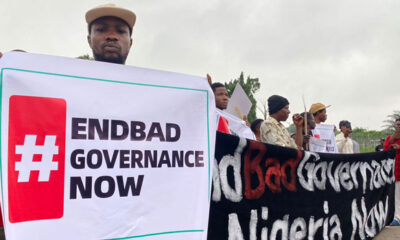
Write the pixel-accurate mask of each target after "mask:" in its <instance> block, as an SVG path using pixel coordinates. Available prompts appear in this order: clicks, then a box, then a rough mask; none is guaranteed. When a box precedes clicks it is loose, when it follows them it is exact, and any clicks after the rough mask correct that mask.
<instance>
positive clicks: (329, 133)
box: [312, 124, 338, 153]
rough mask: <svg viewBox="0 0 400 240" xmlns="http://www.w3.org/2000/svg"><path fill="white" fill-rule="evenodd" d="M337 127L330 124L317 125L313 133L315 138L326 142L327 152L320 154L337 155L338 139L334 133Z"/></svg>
mask: <svg viewBox="0 0 400 240" xmlns="http://www.w3.org/2000/svg"><path fill="white" fill-rule="evenodd" d="M334 129H335V126H333V125H329V124H316V126H315V128H314V130H313V131H312V132H313V136H314V137H315V138H318V139H321V140H323V141H325V142H326V150H325V151H319V152H328V153H337V152H338V149H337V146H336V138H335V132H334Z"/></svg>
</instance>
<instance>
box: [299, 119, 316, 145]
mask: <svg viewBox="0 0 400 240" xmlns="http://www.w3.org/2000/svg"><path fill="white" fill-rule="evenodd" d="M300 116H301V117H303V119H306V118H307V121H303V130H302V136H303V149H304V150H309V142H310V138H311V137H312V135H313V132H312V131H313V130H314V128H315V126H316V124H315V120H314V116H313V115H312V114H311V113H310V112H302V113H300ZM306 125H307V126H306ZM306 128H307V131H306ZM295 139H296V138H295Z"/></svg>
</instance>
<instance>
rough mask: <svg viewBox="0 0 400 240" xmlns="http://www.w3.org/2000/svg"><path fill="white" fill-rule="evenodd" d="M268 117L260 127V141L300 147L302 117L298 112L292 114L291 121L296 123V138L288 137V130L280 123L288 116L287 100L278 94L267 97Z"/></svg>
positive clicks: (301, 143) (301, 144)
mask: <svg viewBox="0 0 400 240" xmlns="http://www.w3.org/2000/svg"><path fill="white" fill-rule="evenodd" d="M268 111H269V117H268V118H267V120H265V121H264V122H263V123H262V124H261V127H260V131H261V141H262V142H265V143H269V144H274V145H279V146H283V147H291V148H296V149H301V148H302V146H303V135H302V129H303V118H302V117H301V116H300V115H299V114H294V115H293V123H294V124H295V125H296V140H293V138H291V137H290V134H289V132H288V131H287V130H286V128H285V126H284V125H283V124H282V123H281V122H282V121H286V120H287V119H288V117H289V114H290V111H289V101H288V100H287V99H286V98H284V97H282V96H279V95H272V96H271V97H269V98H268Z"/></svg>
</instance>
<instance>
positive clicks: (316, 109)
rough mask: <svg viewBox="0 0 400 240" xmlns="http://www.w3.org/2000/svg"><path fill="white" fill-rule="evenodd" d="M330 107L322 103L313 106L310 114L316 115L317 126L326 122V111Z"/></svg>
mask: <svg viewBox="0 0 400 240" xmlns="http://www.w3.org/2000/svg"><path fill="white" fill-rule="evenodd" d="M328 107H330V105H328V106H325V105H324V104H322V103H314V104H313V105H311V107H310V111H309V112H310V113H311V114H312V115H314V120H315V123H316V124H321V123H324V122H325V121H326V118H327V114H326V109H327V108H328Z"/></svg>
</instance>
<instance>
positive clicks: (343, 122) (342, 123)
mask: <svg viewBox="0 0 400 240" xmlns="http://www.w3.org/2000/svg"><path fill="white" fill-rule="evenodd" d="M342 126H345V127H347V128H349V129H351V123H350V122H349V121H347V120H342V121H340V122H339V128H340V127H342Z"/></svg>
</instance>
